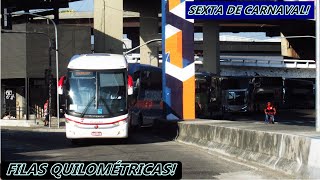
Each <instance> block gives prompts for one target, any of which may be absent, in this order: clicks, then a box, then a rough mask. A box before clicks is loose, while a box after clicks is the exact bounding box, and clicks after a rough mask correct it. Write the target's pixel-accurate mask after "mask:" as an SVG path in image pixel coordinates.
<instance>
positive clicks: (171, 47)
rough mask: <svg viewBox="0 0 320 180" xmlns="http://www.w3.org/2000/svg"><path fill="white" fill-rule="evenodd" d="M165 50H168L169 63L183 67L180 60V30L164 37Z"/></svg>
mask: <svg viewBox="0 0 320 180" xmlns="http://www.w3.org/2000/svg"><path fill="white" fill-rule="evenodd" d="M166 52H170V63H171V64H173V65H175V66H177V67H179V68H183V60H182V31H179V32H177V33H176V34H174V35H172V36H171V37H169V38H167V39H166Z"/></svg>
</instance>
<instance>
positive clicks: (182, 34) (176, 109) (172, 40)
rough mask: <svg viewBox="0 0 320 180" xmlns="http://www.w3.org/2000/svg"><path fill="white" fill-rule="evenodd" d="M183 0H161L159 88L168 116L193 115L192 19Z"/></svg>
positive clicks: (174, 117)
mask: <svg viewBox="0 0 320 180" xmlns="http://www.w3.org/2000/svg"><path fill="white" fill-rule="evenodd" d="M184 6H185V1H183V2H181V1H180V0H162V57H163V58H162V60H163V62H162V87H163V88H162V92H163V99H164V105H165V116H166V119H167V120H175V119H183V120H194V118H195V63H194V21H193V20H190V19H186V18H185V13H183V12H184V11H181V9H185V7H184Z"/></svg>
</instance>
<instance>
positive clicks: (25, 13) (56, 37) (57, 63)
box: [12, 12, 60, 128]
mask: <svg viewBox="0 0 320 180" xmlns="http://www.w3.org/2000/svg"><path fill="white" fill-rule="evenodd" d="M12 15H30V16H35V17H40V18H44V19H47V20H49V21H51V22H52V24H53V26H54V31H55V44H56V47H55V51H56V81H57V82H56V84H57V118H58V128H59V127H60V112H59V93H58V82H59V54H58V29H57V25H56V23H55V22H54V21H53V20H52V19H50V18H48V17H45V16H41V15H38V14H32V13H27V12H24V13H12Z"/></svg>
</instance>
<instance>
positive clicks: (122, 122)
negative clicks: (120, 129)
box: [114, 119, 127, 126]
mask: <svg viewBox="0 0 320 180" xmlns="http://www.w3.org/2000/svg"><path fill="white" fill-rule="evenodd" d="M126 122H127V119H124V120H122V121H119V122H116V123H114V125H116V126H121V125H123V124H125V123H126Z"/></svg>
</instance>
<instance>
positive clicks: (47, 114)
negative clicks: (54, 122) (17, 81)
mask: <svg viewBox="0 0 320 180" xmlns="http://www.w3.org/2000/svg"><path fill="white" fill-rule="evenodd" d="M48 106H49V100H47V101H46V102H45V103H44V107H43V109H44V126H48V125H49V109H48V108H49V107H48Z"/></svg>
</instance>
